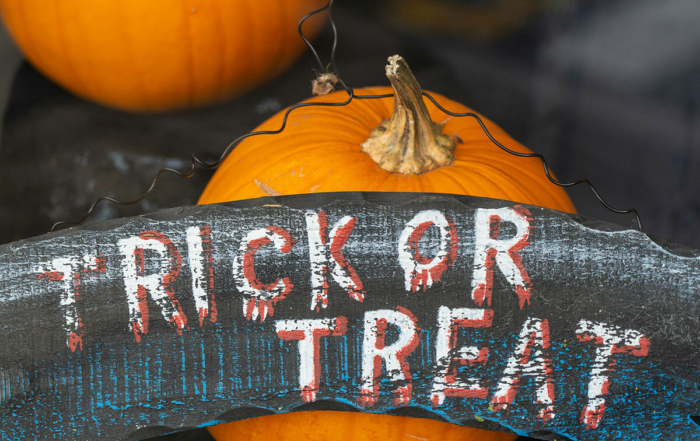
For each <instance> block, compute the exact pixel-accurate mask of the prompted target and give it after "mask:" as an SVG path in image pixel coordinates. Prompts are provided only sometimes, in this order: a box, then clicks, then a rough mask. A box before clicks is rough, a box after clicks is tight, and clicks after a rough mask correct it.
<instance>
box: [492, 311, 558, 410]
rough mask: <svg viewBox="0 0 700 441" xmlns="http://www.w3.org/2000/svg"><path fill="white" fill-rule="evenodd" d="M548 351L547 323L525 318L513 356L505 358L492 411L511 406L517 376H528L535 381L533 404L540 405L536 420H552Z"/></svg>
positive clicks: (550, 366) (552, 390) (551, 383)
mask: <svg viewBox="0 0 700 441" xmlns="http://www.w3.org/2000/svg"><path fill="white" fill-rule="evenodd" d="M548 349H549V323H548V322H547V320H541V319H538V318H530V319H527V321H526V322H525V325H524V326H523V330H522V331H521V332H520V339H519V341H518V347H517V349H516V350H515V353H514V354H513V355H511V356H510V358H509V359H508V364H507V366H506V369H505V371H504V372H503V378H501V380H500V381H499V383H498V389H497V390H496V393H495V395H494V396H493V398H492V399H491V402H492V403H493V404H494V409H495V410H502V409H506V408H507V407H508V405H509V404H513V401H514V400H515V394H516V393H517V392H518V384H519V383H520V379H521V378H520V377H521V376H523V375H527V376H530V377H533V378H534V382H535V387H536V388H537V392H536V394H537V395H536V396H537V398H536V400H535V404H541V405H543V406H542V407H541V408H540V411H539V413H538V414H537V417H538V418H540V419H541V420H542V421H543V422H545V423H546V422H547V421H549V420H551V419H552V418H554V417H555V416H556V415H555V414H554V380H553V378H552V361H551V359H550V358H549V354H548V353H547V350H548Z"/></svg>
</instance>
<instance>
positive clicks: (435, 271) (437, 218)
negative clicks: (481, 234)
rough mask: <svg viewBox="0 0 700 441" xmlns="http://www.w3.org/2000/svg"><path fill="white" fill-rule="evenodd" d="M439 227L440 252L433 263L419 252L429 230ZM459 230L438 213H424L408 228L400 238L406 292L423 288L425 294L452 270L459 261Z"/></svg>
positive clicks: (426, 211)
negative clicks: (443, 274)
mask: <svg viewBox="0 0 700 441" xmlns="http://www.w3.org/2000/svg"><path fill="white" fill-rule="evenodd" d="M432 226H436V227H437V228H438V230H439V231H440V249H439V250H438V252H437V254H436V255H435V257H433V258H432V259H430V258H427V257H424V256H422V255H421V253H420V251H418V244H419V242H420V239H421V237H423V233H425V231H426V230H428V228H430V227H432ZM457 249H458V238H457V229H456V228H455V226H454V223H453V222H452V219H450V218H447V217H445V215H444V214H442V213H440V212H439V211H437V210H425V211H421V212H420V213H418V214H417V215H415V217H414V218H413V219H411V221H410V222H409V223H408V224H406V228H404V230H403V232H402V233H401V237H400V238H399V263H400V264H401V267H402V268H403V270H404V280H405V284H406V291H411V292H416V291H417V290H418V288H419V287H420V286H421V285H423V291H424V292H425V290H426V289H428V288H430V287H431V286H432V285H433V282H437V281H438V280H440V277H442V273H443V272H444V271H445V270H446V269H447V268H449V267H450V266H452V263H453V262H454V261H455V259H456V258H457Z"/></svg>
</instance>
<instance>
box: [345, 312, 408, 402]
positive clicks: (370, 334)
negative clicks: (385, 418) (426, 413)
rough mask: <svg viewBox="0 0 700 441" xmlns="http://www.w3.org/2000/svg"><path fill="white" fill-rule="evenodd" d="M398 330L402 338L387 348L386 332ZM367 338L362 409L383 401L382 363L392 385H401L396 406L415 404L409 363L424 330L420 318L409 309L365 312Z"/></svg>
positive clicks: (397, 392) (361, 399) (363, 351)
mask: <svg viewBox="0 0 700 441" xmlns="http://www.w3.org/2000/svg"><path fill="white" fill-rule="evenodd" d="M388 325H392V326H395V327H396V328H397V330H398V332H399V336H398V338H397V339H396V341H395V342H394V343H392V344H391V345H389V346H386V344H385V338H386V328H387V326H388ZM364 332H365V337H364V342H363V345H362V382H363V385H362V391H361V395H360V397H359V398H358V400H357V401H358V404H359V405H360V406H373V405H374V404H375V403H376V402H377V399H378V398H379V383H380V377H381V374H382V360H383V361H384V365H385V367H386V374H387V377H389V381H391V382H401V383H403V385H399V386H397V387H396V389H395V390H394V394H395V395H396V398H395V399H394V406H399V405H407V404H408V403H409V402H410V401H411V396H412V393H413V384H412V379H413V377H412V376H411V371H410V366H409V365H408V362H407V361H406V357H408V356H409V355H410V354H411V352H413V350H414V349H415V348H416V346H418V342H419V340H420V328H419V327H418V325H417V323H416V318H415V317H414V316H413V314H411V312H410V311H409V310H407V309H405V308H402V307H400V306H399V307H398V308H397V310H396V311H394V310H391V309H380V310H378V311H367V312H365V331H364Z"/></svg>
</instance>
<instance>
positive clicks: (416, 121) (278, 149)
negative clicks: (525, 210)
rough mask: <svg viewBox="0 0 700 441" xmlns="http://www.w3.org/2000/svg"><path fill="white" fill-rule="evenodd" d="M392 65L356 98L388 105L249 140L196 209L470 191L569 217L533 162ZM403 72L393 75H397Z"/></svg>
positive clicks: (313, 116) (360, 103)
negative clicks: (298, 197) (273, 199)
mask: <svg viewBox="0 0 700 441" xmlns="http://www.w3.org/2000/svg"><path fill="white" fill-rule="evenodd" d="M392 58H394V57H392ZM402 63H403V64H402ZM394 64H395V66H399V65H402V66H405V67H403V68H402V69H403V70H404V71H405V72H406V73H407V74H406V75H405V76H402V75H398V76H397V75H392V76H390V75H388V76H389V79H390V80H391V81H392V86H393V88H392V87H377V88H366V89H358V90H356V91H355V93H356V95H372V94H390V93H395V95H396V97H397V100H396V104H394V100H393V99H392V98H385V99H372V100H369V99H364V100H360V99H355V100H353V101H352V102H351V103H350V104H349V105H347V106H340V107H316V106H311V107H303V108H299V109H295V110H294V111H292V112H291V114H290V115H289V119H288V121H287V127H286V128H285V129H284V130H283V131H282V132H281V133H280V134H276V135H259V136H252V137H250V138H247V139H245V140H244V141H243V142H241V144H240V145H239V146H238V147H236V148H235V149H234V150H233V151H232V152H231V154H230V155H229V156H228V157H227V158H226V160H225V161H224V163H223V164H222V165H221V166H220V167H219V169H218V170H217V172H216V174H215V175H214V176H213V178H212V179H211V181H210V182H209V185H208V186H207V188H206V189H205V190H204V193H203V194H202V196H201V197H200V200H199V203H200V204H210V203H216V202H224V201H231V200H240V199H249V198H256V197H261V196H265V195H270V194H272V195H277V194H281V195H287V194H301V193H314V192H338V191H381V192H396V191H407V192H435V193H452V194H467V195H472V196H482V197H488V198H495V199H505V200H511V201H517V202H521V203H525V204H531V205H538V206H542V207H546V208H551V209H554V210H560V211H566V212H572V213H573V212H575V209H574V206H573V204H572V203H571V200H570V199H569V197H568V196H567V194H566V192H565V191H564V190H563V189H562V188H561V187H558V186H556V185H554V184H552V183H551V182H550V181H549V180H548V179H547V177H546V175H545V173H544V170H543V168H542V163H541V161H540V160H539V159H537V158H520V157H516V156H513V155H511V154H509V153H506V152H504V151H503V150H501V149H499V148H498V147H497V146H496V145H494V144H493V142H491V141H490V140H489V139H488V138H487V136H486V135H485V134H484V132H483V130H482V129H481V127H480V126H479V124H478V123H477V121H476V120H474V119H473V118H470V117H450V116H448V115H447V114H445V113H443V112H442V111H440V110H439V109H438V108H437V107H436V106H435V105H433V104H432V103H431V102H429V101H428V100H427V99H425V98H423V97H422V96H421V90H420V86H418V83H417V82H416V81H415V79H414V78H413V76H412V74H410V69H408V66H406V65H405V63H404V62H403V60H401V61H400V62H399V61H397V59H394ZM387 68H388V67H387ZM394 69H395V67H394ZM402 69H401V68H400V69H398V70H397V72H398V73H399V74H401V71H402ZM408 77H410V79H409V78H408ZM431 95H432V96H433V97H434V98H435V99H436V101H437V102H438V103H440V105H441V106H443V107H444V108H446V109H448V110H450V111H452V112H457V113H462V112H473V110H471V109H469V108H468V107H466V106H464V105H462V104H459V103H457V102H455V101H452V100H449V99H448V98H445V97H444V96H441V95H438V94H435V93H431ZM346 99H347V94H346V93H345V92H344V91H340V92H334V93H331V94H329V95H326V96H322V97H314V98H311V99H308V100H306V101H305V102H309V103H313V102H318V103H336V102H337V103H339V102H344V101H345V100H346ZM283 116H284V111H282V112H280V113H278V114H277V115H275V116H273V117H272V118H270V119H269V120H267V121H266V122H264V123H263V124H262V125H260V126H259V127H258V128H257V129H256V130H278V129H279V128H280V127H281V126H282V119H283ZM481 118H482V120H483V121H484V124H485V125H486V127H487V128H488V130H489V132H490V133H491V134H492V135H493V136H494V138H495V139H496V140H498V141H499V142H500V143H501V144H503V145H504V146H506V147H508V148H509V149H511V150H514V151H517V152H521V153H530V150H528V149H527V148H525V147H524V146H522V145H521V144H519V143H518V142H516V141H515V140H513V139H512V138H511V137H510V136H508V135H507V134H506V133H505V132H504V131H503V130H502V129H501V128H499V127H498V126H497V125H495V124H494V123H493V122H491V121H489V120H488V119H486V118H484V117H483V116H482V117H481ZM383 121H385V123H384V125H383V126H381V125H382V122H383ZM433 121H439V122H440V124H436V123H434V122H433ZM408 124H410V125H411V126H410V127H408ZM371 132H372V135H373V136H371V137H370V133H371ZM366 152H367V153H366ZM368 153H369V154H368Z"/></svg>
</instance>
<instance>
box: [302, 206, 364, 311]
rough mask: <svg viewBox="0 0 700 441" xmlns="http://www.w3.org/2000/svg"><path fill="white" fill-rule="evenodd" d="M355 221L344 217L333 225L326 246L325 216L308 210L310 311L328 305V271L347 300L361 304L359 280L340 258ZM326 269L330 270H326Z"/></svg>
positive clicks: (362, 297) (345, 261) (362, 294)
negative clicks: (346, 296)
mask: <svg viewBox="0 0 700 441" xmlns="http://www.w3.org/2000/svg"><path fill="white" fill-rule="evenodd" d="M355 223H357V218H355V217H352V216H344V217H343V218H342V219H340V220H339V221H338V222H336V224H335V225H334V226H333V229H332V230H331V235H330V236H331V240H330V243H328V236H327V233H326V230H327V229H328V219H327V217H326V213H325V212H323V211H320V212H318V213H316V212H314V211H308V212H307V213H306V226H307V230H308V233H309V259H310V260H311V309H316V311H318V310H319V309H320V308H325V307H327V306H328V281H327V277H326V274H327V273H328V271H329V269H330V271H331V274H332V275H333V279H334V280H335V281H336V283H338V285H340V286H341V287H342V288H343V289H345V290H347V292H348V294H349V295H350V298H352V299H355V300H357V301H358V302H361V301H363V300H364V298H365V292H364V291H363V287H362V281H361V280H360V277H359V276H358V275H357V272H355V269H354V268H353V267H352V266H351V265H350V264H349V263H348V261H347V260H346V259H345V256H344V255H343V251H342V249H343V246H344V245H345V242H347V241H348V238H349V237H350V233H352V230H353V229H354V228H355ZM329 267H330V268H329Z"/></svg>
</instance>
